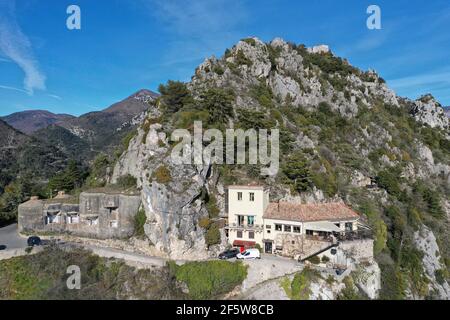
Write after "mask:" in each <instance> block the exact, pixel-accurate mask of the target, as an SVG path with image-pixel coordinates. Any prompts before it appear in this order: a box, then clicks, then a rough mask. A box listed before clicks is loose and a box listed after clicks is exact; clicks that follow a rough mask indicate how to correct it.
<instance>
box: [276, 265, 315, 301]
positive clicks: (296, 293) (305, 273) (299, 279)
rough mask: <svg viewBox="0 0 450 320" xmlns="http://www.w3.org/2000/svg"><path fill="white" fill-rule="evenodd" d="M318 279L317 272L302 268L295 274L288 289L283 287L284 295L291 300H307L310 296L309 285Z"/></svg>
mask: <svg viewBox="0 0 450 320" xmlns="http://www.w3.org/2000/svg"><path fill="white" fill-rule="evenodd" d="M318 277H320V274H319V273H318V272H317V271H314V270H311V269H310V268H304V269H303V270H302V271H301V272H299V273H296V274H295V276H294V279H293V280H292V282H291V285H290V287H286V286H284V289H285V291H286V289H287V292H286V294H287V295H288V296H289V297H290V298H291V299H293V300H308V299H309V296H310V295H311V289H310V284H311V282H312V281H313V280H314V279H317V278H318Z"/></svg>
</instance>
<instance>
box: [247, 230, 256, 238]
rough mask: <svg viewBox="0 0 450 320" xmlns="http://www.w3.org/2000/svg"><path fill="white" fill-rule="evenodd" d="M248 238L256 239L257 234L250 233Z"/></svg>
mask: <svg viewBox="0 0 450 320" xmlns="http://www.w3.org/2000/svg"><path fill="white" fill-rule="evenodd" d="M248 238H249V239H255V233H254V232H253V231H249V232H248Z"/></svg>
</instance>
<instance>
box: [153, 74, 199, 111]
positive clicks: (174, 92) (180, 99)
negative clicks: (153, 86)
mask: <svg viewBox="0 0 450 320" xmlns="http://www.w3.org/2000/svg"><path fill="white" fill-rule="evenodd" d="M158 90H159V92H160V93H161V103H162V106H163V109H164V112H165V113H166V114H173V113H175V112H177V111H179V110H180V109H181V108H183V107H184V106H186V105H187V104H189V103H191V102H192V96H191V93H190V92H189V90H188V88H187V86H186V84H184V83H183V82H179V81H172V80H169V81H168V82H167V84H166V85H162V84H161V85H160V86H159V89H158Z"/></svg>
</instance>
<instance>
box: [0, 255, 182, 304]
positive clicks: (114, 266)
mask: <svg viewBox="0 0 450 320" xmlns="http://www.w3.org/2000/svg"><path fill="white" fill-rule="evenodd" d="M71 265H77V266H79V267H80V269H81V270H80V271H81V289H80V290H69V289H68V288H67V285H66V281H67V279H68V277H69V276H70V274H67V273H66V270H67V268H68V267H69V266H71ZM182 297H183V294H182V293H181V292H179V291H178V290H177V289H176V288H175V286H174V284H173V283H172V281H171V278H170V276H169V272H168V269H167V268H162V269H156V270H149V269H142V270H136V269H135V268H132V267H129V266H127V265H125V264H124V263H123V262H118V261H115V260H107V259H104V258H100V257H98V256H94V255H92V254H90V253H89V252H88V251H84V250H81V249H74V250H70V251H66V250H61V249H58V248H57V247H53V246H52V247H48V248H45V249H44V251H43V252H40V253H37V254H34V255H28V256H23V257H18V258H13V259H9V260H3V261H0V300H6V299H8V300H16V299H18V300H29V299H37V300H53V299H54V300H90V299H93V300H95V299H100V300H113V299H131V298H132V299H180V298H182Z"/></svg>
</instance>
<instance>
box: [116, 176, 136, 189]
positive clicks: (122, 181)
mask: <svg viewBox="0 0 450 320" xmlns="http://www.w3.org/2000/svg"><path fill="white" fill-rule="evenodd" d="M117 185H118V186H119V187H120V188H123V189H129V188H136V186H137V179H136V178H135V177H133V176H132V175H130V174H127V175H124V176H121V177H119V178H118V179H117Z"/></svg>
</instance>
